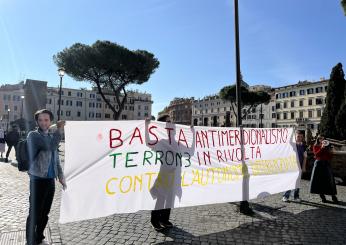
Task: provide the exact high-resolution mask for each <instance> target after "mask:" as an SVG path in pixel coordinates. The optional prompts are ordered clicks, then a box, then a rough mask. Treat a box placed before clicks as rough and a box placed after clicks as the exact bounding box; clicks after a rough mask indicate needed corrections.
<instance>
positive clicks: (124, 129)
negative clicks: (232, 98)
mask: <svg viewBox="0 0 346 245" xmlns="http://www.w3.org/2000/svg"><path fill="white" fill-rule="evenodd" d="M65 139H66V140H65V167H64V173H65V176H66V180H67V190H66V191H64V192H63V193H62V201H61V210H60V222H61V223H66V222H72V221H79V220H85V219H92V218H98V217H104V216H108V215H111V214H114V213H129V212H136V211H138V210H153V209H162V208H173V207H186V206H194V205H204V204H214V203H224V202H234V201H240V200H249V199H253V198H257V197H261V196H266V195H270V194H274V193H278V192H282V191H286V190H288V189H293V188H295V187H296V185H297V183H299V181H298V180H299V177H300V167H299V164H298V157H297V154H296V145H295V136H294V131H293V129H291V128H252V129H250V128H244V129H242V130H240V129H239V128H221V127H197V126H196V127H192V128H191V127H190V126H183V125H175V124H171V123H163V122H155V121H150V122H149V121H98V122H95V121H93V122H91V121H68V122H67V123H66V126H65ZM241 141H243V147H242V146H241V145H242V144H241Z"/></svg>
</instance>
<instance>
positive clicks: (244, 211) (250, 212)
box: [239, 207, 255, 215]
mask: <svg viewBox="0 0 346 245" xmlns="http://www.w3.org/2000/svg"><path fill="white" fill-rule="evenodd" d="M239 211H240V212H241V213H242V214H245V215H254V214H255V212H254V211H253V210H252V209H251V208H249V207H248V208H241V209H240V210H239Z"/></svg>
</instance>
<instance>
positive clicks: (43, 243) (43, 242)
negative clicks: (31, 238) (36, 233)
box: [39, 240, 50, 245]
mask: <svg viewBox="0 0 346 245" xmlns="http://www.w3.org/2000/svg"><path fill="white" fill-rule="evenodd" d="M39 245H50V243H49V242H47V241H46V240H43V241H42V242H41V243H40V244H39Z"/></svg>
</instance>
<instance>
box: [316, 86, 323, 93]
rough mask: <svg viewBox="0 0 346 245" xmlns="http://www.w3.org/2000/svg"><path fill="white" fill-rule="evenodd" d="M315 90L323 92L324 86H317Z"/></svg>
mask: <svg viewBox="0 0 346 245" xmlns="http://www.w3.org/2000/svg"><path fill="white" fill-rule="evenodd" d="M315 92H316V94H317V93H322V92H323V87H318V88H315Z"/></svg>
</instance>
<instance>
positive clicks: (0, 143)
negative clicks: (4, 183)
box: [0, 128, 6, 161]
mask: <svg viewBox="0 0 346 245" xmlns="http://www.w3.org/2000/svg"><path fill="white" fill-rule="evenodd" d="M5 145H6V142H5V131H4V130H3V129H2V128H0V154H1V161H2V160H3V154H4V153H5Z"/></svg>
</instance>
